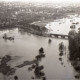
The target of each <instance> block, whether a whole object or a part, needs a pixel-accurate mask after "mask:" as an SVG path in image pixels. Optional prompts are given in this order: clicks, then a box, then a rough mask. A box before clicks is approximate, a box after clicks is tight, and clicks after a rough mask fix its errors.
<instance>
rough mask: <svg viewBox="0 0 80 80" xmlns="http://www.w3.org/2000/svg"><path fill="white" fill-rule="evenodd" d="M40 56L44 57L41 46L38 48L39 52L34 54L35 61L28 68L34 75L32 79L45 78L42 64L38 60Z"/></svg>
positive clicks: (44, 79) (43, 79)
mask: <svg viewBox="0 0 80 80" xmlns="http://www.w3.org/2000/svg"><path fill="white" fill-rule="evenodd" d="M42 58H45V54H44V49H43V48H42V47H41V48H40V49H39V54H38V55H37V56H35V60H36V62H35V63H34V64H33V65H32V66H31V67H29V68H28V70H29V71H34V76H32V77H31V78H32V79H42V80H46V77H45V73H44V71H43V69H44V66H43V65H40V62H41V60H42Z"/></svg>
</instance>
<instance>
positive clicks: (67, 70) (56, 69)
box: [0, 28, 77, 80]
mask: <svg viewBox="0 0 80 80" xmlns="http://www.w3.org/2000/svg"><path fill="white" fill-rule="evenodd" d="M0 33H1V35H0V57H3V56H5V55H11V56H13V57H14V56H16V58H14V59H13V60H11V61H10V62H9V63H8V65H10V66H11V67H15V66H18V65H20V64H22V63H23V62H24V61H33V60H35V57H36V56H37V55H39V49H40V48H41V47H42V48H43V49H44V54H45V57H44V58H41V60H39V61H38V64H34V65H35V66H37V67H39V66H40V65H41V66H43V67H44V69H43V70H42V72H44V74H45V75H44V76H42V77H45V78H44V79H43V78H42V77H38V75H36V72H34V71H36V69H35V68H34V69H30V67H31V66H32V65H33V63H32V64H29V65H25V66H23V67H20V68H16V72H15V73H14V74H13V75H11V76H8V77H7V78H8V80H14V76H15V75H17V76H18V78H19V80H32V79H34V80H38V79H39V80H76V78H75V75H76V74H77V72H76V71H75V70H74V68H73V66H72V65H71V62H70V61H69V59H68V56H69V50H68V45H69V44H68V40H65V39H57V38H50V39H51V40H52V41H51V42H50V43H49V42H48V40H49V38H48V37H42V36H37V35H32V34H30V33H27V32H24V31H23V30H21V29H18V28H15V29H12V30H6V31H0ZM2 33H3V34H4V33H7V35H8V36H14V40H5V39H3V38H2V36H3V34H2ZM61 42H63V44H64V46H65V50H64V52H63V55H60V52H59V44H60V43H61ZM37 73H38V72H37ZM2 77H3V76H2V75H1V76H0V79H2Z"/></svg>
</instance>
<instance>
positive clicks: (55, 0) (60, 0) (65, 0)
mask: <svg viewBox="0 0 80 80" xmlns="http://www.w3.org/2000/svg"><path fill="white" fill-rule="evenodd" d="M0 1H6V2H8V1H10V2H12V1H21V2H41V3H45V2H49V3H69V2H71V3H76V2H80V0H0Z"/></svg>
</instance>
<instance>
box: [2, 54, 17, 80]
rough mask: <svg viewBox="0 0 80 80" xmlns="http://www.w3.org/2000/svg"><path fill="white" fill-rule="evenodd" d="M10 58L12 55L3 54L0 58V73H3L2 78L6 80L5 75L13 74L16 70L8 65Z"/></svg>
mask: <svg viewBox="0 0 80 80" xmlns="http://www.w3.org/2000/svg"><path fill="white" fill-rule="evenodd" d="M11 60H12V57H11V56H10V55H5V56H4V57H2V58H1V61H0V73H2V74H3V75H4V80H6V76H9V75H13V74H14V73H15V71H16V69H15V68H12V67H11V66H10V65H8V62H9V61H11Z"/></svg>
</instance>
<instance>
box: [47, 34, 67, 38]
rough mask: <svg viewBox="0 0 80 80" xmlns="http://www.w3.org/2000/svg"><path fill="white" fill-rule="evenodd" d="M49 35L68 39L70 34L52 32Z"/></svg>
mask: <svg viewBox="0 0 80 80" xmlns="http://www.w3.org/2000/svg"><path fill="white" fill-rule="evenodd" d="M49 36H50V37H54V38H61V39H68V35H64V34H53V33H50V34H49Z"/></svg>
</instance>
